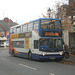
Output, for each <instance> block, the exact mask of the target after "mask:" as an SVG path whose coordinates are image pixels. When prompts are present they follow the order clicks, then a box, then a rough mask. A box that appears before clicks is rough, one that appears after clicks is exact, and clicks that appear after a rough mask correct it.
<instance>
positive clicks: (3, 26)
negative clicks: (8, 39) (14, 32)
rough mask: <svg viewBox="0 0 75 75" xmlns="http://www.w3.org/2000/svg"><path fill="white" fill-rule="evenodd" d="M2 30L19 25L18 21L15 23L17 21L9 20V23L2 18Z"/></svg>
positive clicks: (0, 23)
mask: <svg viewBox="0 0 75 75" xmlns="http://www.w3.org/2000/svg"><path fill="white" fill-rule="evenodd" d="M0 25H1V26H0V31H1V30H6V31H9V28H10V27H11V26H15V25H17V23H15V22H9V23H7V22H5V21H4V20H0Z"/></svg>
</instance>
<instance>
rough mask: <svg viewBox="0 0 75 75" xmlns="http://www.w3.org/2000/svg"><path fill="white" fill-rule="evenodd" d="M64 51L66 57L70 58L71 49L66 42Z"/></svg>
mask: <svg viewBox="0 0 75 75" xmlns="http://www.w3.org/2000/svg"><path fill="white" fill-rule="evenodd" d="M63 50H64V57H65V58H69V47H68V45H67V44H65V42H63Z"/></svg>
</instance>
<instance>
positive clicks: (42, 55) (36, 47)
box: [9, 18, 63, 60]
mask: <svg viewBox="0 0 75 75" xmlns="http://www.w3.org/2000/svg"><path fill="white" fill-rule="evenodd" d="M9 53H10V54H12V55H13V56H20V57H25V58H28V59H35V60H41V59H63V40H62V26H61V22H60V20H59V19H52V18H40V19H37V20H34V21H31V22H28V23H25V24H23V25H16V26H13V27H11V28H10V35H9Z"/></svg>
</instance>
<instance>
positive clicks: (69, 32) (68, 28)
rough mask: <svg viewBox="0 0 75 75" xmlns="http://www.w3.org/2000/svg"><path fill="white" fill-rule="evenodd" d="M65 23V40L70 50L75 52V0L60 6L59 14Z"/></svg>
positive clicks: (58, 16) (59, 17)
mask: <svg viewBox="0 0 75 75" xmlns="http://www.w3.org/2000/svg"><path fill="white" fill-rule="evenodd" d="M56 17H57V18H58V19H61V20H62V24H63V26H62V27H63V40H64V42H65V43H66V44H67V45H68V46H69V48H70V51H73V52H75V0H69V5H62V6H61V7H60V8H58V12H57V16H56Z"/></svg>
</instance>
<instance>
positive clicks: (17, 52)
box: [11, 46, 20, 54]
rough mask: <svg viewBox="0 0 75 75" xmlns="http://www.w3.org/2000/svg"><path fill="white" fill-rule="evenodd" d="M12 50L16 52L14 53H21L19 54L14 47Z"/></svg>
mask: <svg viewBox="0 0 75 75" xmlns="http://www.w3.org/2000/svg"><path fill="white" fill-rule="evenodd" d="M11 49H12V50H14V53H17V54H20V53H19V52H17V51H16V49H15V48H13V47H12V46H11Z"/></svg>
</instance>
